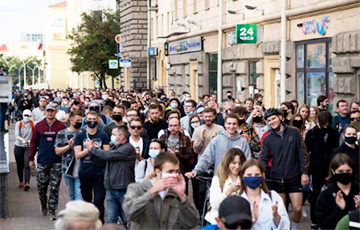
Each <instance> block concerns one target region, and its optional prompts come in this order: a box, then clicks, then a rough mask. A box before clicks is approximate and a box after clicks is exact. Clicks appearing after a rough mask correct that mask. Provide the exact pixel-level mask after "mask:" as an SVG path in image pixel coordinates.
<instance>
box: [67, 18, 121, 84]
mask: <svg viewBox="0 0 360 230" xmlns="http://www.w3.org/2000/svg"><path fill="white" fill-rule="evenodd" d="M81 17H82V24H81V25H80V26H79V27H78V28H77V30H73V31H72V33H71V34H70V35H69V36H68V37H69V39H70V40H72V41H73V44H72V45H73V46H72V48H71V49H70V50H69V52H68V53H69V55H70V56H71V58H70V61H71V63H72V67H71V70H72V71H74V72H77V73H81V72H84V71H91V72H93V75H92V76H93V77H94V80H98V81H99V82H100V88H103V87H104V88H107V86H106V82H105V80H106V77H108V76H111V77H112V78H116V77H117V76H119V74H120V69H115V70H114V69H109V68H108V61H109V59H114V58H116V57H115V56H114V54H115V53H117V52H116V51H117V48H116V47H117V46H116V45H117V44H116V42H115V39H114V38H115V36H116V34H118V33H119V32H120V13H119V12H115V13H113V12H111V11H109V12H103V13H102V14H100V15H99V13H98V12H91V13H89V14H86V13H83V14H82V15H81ZM113 87H114V86H113Z"/></svg>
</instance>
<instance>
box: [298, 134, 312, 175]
mask: <svg viewBox="0 0 360 230" xmlns="http://www.w3.org/2000/svg"><path fill="white" fill-rule="evenodd" d="M298 134H299V135H298V137H297V138H298V146H297V149H298V152H299V160H300V167H301V173H302V174H307V173H308V171H309V166H310V155H309V153H308V152H307V150H306V145H305V142H304V141H303V139H302V137H301V135H300V132H298Z"/></svg>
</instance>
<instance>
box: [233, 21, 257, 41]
mask: <svg viewBox="0 0 360 230" xmlns="http://www.w3.org/2000/svg"><path fill="white" fill-rule="evenodd" d="M236 40H237V43H238V44H244V43H245V44H256V24H238V25H236Z"/></svg>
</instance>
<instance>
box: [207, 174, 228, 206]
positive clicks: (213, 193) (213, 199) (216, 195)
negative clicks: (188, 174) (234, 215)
mask: <svg viewBox="0 0 360 230" xmlns="http://www.w3.org/2000/svg"><path fill="white" fill-rule="evenodd" d="M226 197H227V196H226V194H225V193H224V192H223V191H222V190H221V188H220V182H219V177H217V176H214V177H213V178H212V180H211V186H210V205H211V208H213V209H215V210H219V207H220V204H221V202H222V201H223V200H225V198H226Z"/></svg>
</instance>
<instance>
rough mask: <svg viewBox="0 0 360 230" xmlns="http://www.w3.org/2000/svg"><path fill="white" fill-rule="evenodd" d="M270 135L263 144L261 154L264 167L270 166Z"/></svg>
mask: <svg viewBox="0 0 360 230" xmlns="http://www.w3.org/2000/svg"><path fill="white" fill-rule="evenodd" d="M268 138H269V137H268V136H265V138H264V141H263V143H262V146H261V148H262V149H261V152H260V155H259V160H260V163H261V164H262V166H263V167H264V169H266V168H268V163H269V160H270V146H269V144H268Z"/></svg>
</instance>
